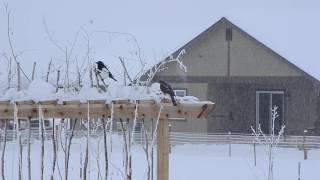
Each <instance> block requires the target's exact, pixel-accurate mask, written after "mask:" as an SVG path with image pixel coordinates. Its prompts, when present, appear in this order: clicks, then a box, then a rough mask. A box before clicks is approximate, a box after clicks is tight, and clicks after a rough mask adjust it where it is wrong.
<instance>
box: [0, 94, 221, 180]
mask: <svg viewBox="0 0 320 180" xmlns="http://www.w3.org/2000/svg"><path fill="white" fill-rule="evenodd" d="M112 103H113V107H114V108H113V117H114V118H115V119H120V118H122V119H127V118H130V119H133V118H134V115H135V108H136V104H135V103H132V102H130V101H129V100H119V101H113V102H112ZM15 104H16V106H17V109H18V118H19V119H30V118H37V117H38V113H39V112H38V111H39V104H41V107H42V112H43V115H44V117H46V118H50V117H52V118H53V117H55V118H87V117H88V114H87V112H88V108H89V110H90V112H89V114H90V118H99V117H110V116H111V104H106V101H105V100H95V101H88V102H86V103H81V102H80V101H63V102H60V103H58V101H56V100H54V101H42V102H37V103H36V102H34V101H19V102H16V103H15ZM138 104H139V105H138V117H139V118H145V119H151V118H155V117H158V114H159V110H160V107H161V104H160V103H157V102H155V101H153V100H141V101H138ZM214 108H215V104H214V103H212V102H208V101H205V102H196V103H180V104H178V106H173V105H172V103H171V102H165V103H162V109H161V114H160V119H159V126H158V129H157V179H158V180H168V179H169V127H168V125H169V124H168V123H169V120H170V118H174V119H176V118H183V119H185V118H190V119H197V118H206V117H207V115H208V114H209V112H211V111H212V110H213V109H214ZM13 116H14V104H12V103H10V102H9V101H0V119H12V118H13Z"/></svg>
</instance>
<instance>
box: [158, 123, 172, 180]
mask: <svg viewBox="0 0 320 180" xmlns="http://www.w3.org/2000/svg"><path fill="white" fill-rule="evenodd" d="M168 179H169V123H168V118H163V119H160V120H159V127H158V132H157V180H168Z"/></svg>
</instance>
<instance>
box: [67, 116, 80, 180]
mask: <svg viewBox="0 0 320 180" xmlns="http://www.w3.org/2000/svg"><path fill="white" fill-rule="evenodd" d="M69 120H70V119H69ZM77 121H78V119H75V121H74V123H73V126H72V130H71V135H70V137H69V141H68V146H67V147H66V148H67V149H66V151H67V157H66V164H65V166H66V167H65V169H66V171H65V172H66V174H65V180H68V170H69V158H70V149H71V141H72V138H73V136H74V128H75V126H76V124H77Z"/></svg>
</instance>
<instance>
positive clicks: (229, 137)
mask: <svg viewBox="0 0 320 180" xmlns="http://www.w3.org/2000/svg"><path fill="white" fill-rule="evenodd" d="M228 142H229V157H231V132H230V131H229V132H228Z"/></svg>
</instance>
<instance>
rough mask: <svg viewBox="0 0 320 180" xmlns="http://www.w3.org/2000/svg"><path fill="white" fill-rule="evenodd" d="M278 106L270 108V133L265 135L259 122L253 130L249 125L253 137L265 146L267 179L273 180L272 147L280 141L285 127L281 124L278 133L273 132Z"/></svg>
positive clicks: (277, 115)
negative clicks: (261, 138) (267, 164)
mask: <svg viewBox="0 0 320 180" xmlns="http://www.w3.org/2000/svg"><path fill="white" fill-rule="evenodd" d="M277 110H278V107H277V106H274V107H273V108H272V109H271V114H272V119H271V123H272V124H271V134H270V135H268V136H267V135H266V134H265V133H264V132H263V131H262V129H261V126H260V124H259V125H258V128H257V130H254V128H253V127H252V126H251V130H252V132H253V135H254V136H255V139H256V141H257V142H258V143H260V144H262V145H265V146H267V148H268V149H267V150H268V162H269V166H268V178H267V179H268V180H273V162H274V161H273V157H274V155H273V149H274V148H276V147H277V145H278V143H279V141H280V137H281V136H282V135H283V133H284V129H285V125H282V126H281V128H280V130H279V132H278V135H277V134H276V132H275V120H276V119H277V118H278V117H279V114H278V112H277ZM260 136H262V137H263V142H262V141H261V140H260V138H259V137H260Z"/></svg>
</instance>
